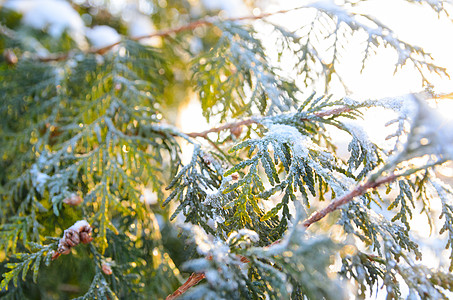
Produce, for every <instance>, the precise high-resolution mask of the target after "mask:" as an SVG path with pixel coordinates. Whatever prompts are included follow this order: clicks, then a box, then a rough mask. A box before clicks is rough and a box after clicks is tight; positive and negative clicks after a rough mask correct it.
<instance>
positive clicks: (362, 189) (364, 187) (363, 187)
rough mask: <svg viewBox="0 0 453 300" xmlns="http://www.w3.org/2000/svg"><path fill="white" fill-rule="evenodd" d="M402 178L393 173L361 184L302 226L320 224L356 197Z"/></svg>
mask: <svg viewBox="0 0 453 300" xmlns="http://www.w3.org/2000/svg"><path fill="white" fill-rule="evenodd" d="M400 176H402V174H399V175H397V174H394V173H392V174H391V175H389V176H387V177H383V178H380V179H377V180H368V181H367V182H365V183H364V184H360V185H358V186H356V187H355V188H354V189H353V190H352V191H350V192H349V193H347V194H345V195H343V196H341V197H340V198H337V199H335V200H333V201H332V202H330V204H329V205H328V206H327V207H325V208H323V209H321V210H320V211H317V212H315V213H314V214H312V215H311V216H310V217H309V218H308V219H306V220H305V221H304V222H303V223H302V225H303V226H304V227H306V228H308V227H310V225H312V224H313V223H316V222H318V221H319V220H321V219H322V218H324V217H325V216H327V215H328V214H330V213H331V212H333V211H335V210H337V209H338V208H339V207H340V206H343V205H345V204H347V203H349V202H351V201H352V199H354V198H355V197H357V196H361V195H363V194H365V193H366V192H367V191H368V190H369V189H374V188H377V187H378V186H380V185H382V184H385V183H389V182H393V181H394V180H395V179H396V178H398V177H400Z"/></svg>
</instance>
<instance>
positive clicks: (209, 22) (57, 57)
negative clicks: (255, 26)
mask: <svg viewBox="0 0 453 300" xmlns="http://www.w3.org/2000/svg"><path fill="white" fill-rule="evenodd" d="M301 8H305V7H304V6H300V7H295V8H290V9H283V10H278V11H274V12H269V13H262V14H259V15H250V16H244V17H236V18H225V19H221V18H220V17H208V18H205V19H201V20H197V21H194V22H191V23H189V24H186V25H182V26H179V27H175V28H169V29H165V30H159V31H156V32H154V33H151V34H147V35H141V36H137V37H129V39H131V40H133V41H140V40H143V39H148V38H153V37H167V36H170V35H171V34H176V33H179V32H182V31H187V30H193V29H195V28H197V27H200V26H215V23H216V22H218V21H220V22H239V21H247V20H250V21H253V20H259V19H264V18H266V17H270V16H273V15H277V14H284V13H287V12H291V11H294V10H298V9H301ZM121 42H122V41H118V42H116V43H113V44H110V45H107V46H105V47H102V48H91V49H89V50H87V51H85V53H95V54H101V55H102V54H104V53H106V52H107V51H108V50H110V49H112V48H113V47H115V46H117V45H119V44H120V43H121ZM73 54H75V52H67V53H60V54H52V55H49V56H45V57H39V58H38V60H40V61H42V62H49V61H62V60H65V59H67V58H69V57H71V56H72V55H73Z"/></svg>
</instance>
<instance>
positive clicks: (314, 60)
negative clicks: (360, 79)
mask: <svg viewBox="0 0 453 300" xmlns="http://www.w3.org/2000/svg"><path fill="white" fill-rule="evenodd" d="M7 2H8V4H7V5H5V6H3V7H1V8H0V33H1V34H0V47H1V49H2V51H3V59H2V60H1V61H0V94H1V95H2V96H1V99H2V103H1V105H0V124H1V126H0V153H2V161H1V162H0V166H1V169H2V172H1V173H0V193H1V199H0V270H1V272H2V281H1V283H0V297H5V298H7V299H27V298H30V299H35V298H36V297H40V298H43V299H44V298H46V299H51V298H52V299H61V298H76V299H141V298H144V299H150V298H151V299H163V298H165V297H167V299H175V298H178V297H179V298H180V299H201V298H203V299H222V298H223V299H250V298H251V299H288V298H291V299H347V298H348V297H349V296H350V295H357V297H359V298H361V299H363V298H366V297H368V296H370V295H371V296H373V295H374V293H375V292H376V291H381V287H383V288H384V289H385V293H386V295H387V297H388V298H389V299H398V298H402V297H407V298H410V299H416V298H417V297H418V298H421V299H441V298H447V297H448V296H449V295H451V294H448V293H449V292H452V290H453V277H452V275H451V273H450V272H448V271H446V270H445V269H444V268H443V267H439V268H437V269H433V268H429V267H428V266H426V265H425V264H424V261H422V260H421V259H422V257H423V254H424V250H425V249H426V247H427V245H426V244H427V243H425V242H424V241H423V240H421V239H420V238H418V236H417V234H416V230H414V228H412V227H414V226H413V224H414V222H413V219H415V218H416V217H418V215H419V214H423V215H424V216H425V219H424V220H425V221H424V222H426V224H425V226H431V228H432V230H431V231H432V236H433V239H434V241H435V242H434V243H435V244H436V245H440V246H441V247H440V248H441V250H443V249H444V248H447V249H448V250H447V251H449V253H450V257H449V267H450V271H451V270H452V269H453V263H452V262H453V252H452V251H453V243H452V237H453V204H452V201H453V189H452V188H451V185H450V184H449V183H448V182H444V181H443V180H442V178H440V177H439V176H438V173H437V171H438V170H439V169H440V168H443V167H444V166H445V165H447V164H448V163H450V162H451V160H452V158H453V157H452V155H453V150H452V149H453V135H452V132H453V124H452V123H451V121H448V120H445V119H442V117H440V116H439V115H438V113H437V112H436V111H435V110H434V109H433V108H432V107H431V106H432V103H434V101H435V99H436V98H439V99H440V98H442V97H440V95H436V94H435V93H434V92H433V90H432V86H431V85H429V82H430V80H431V79H432V78H433V76H435V74H436V73H437V74H438V75H440V76H445V75H446V70H445V69H444V68H443V67H441V66H438V65H436V64H435V63H434V61H433V60H432V58H431V56H430V54H429V53H426V52H425V51H424V50H423V49H422V48H420V47H418V46H416V45H412V44H410V43H408V42H406V41H404V40H402V39H400V38H399V37H398V35H397V34H396V33H395V32H394V31H393V30H392V29H391V28H390V27H387V26H385V25H384V24H382V23H381V22H380V21H379V20H378V19H377V18H376V17H375V16H372V15H369V14H367V13H366V12H365V11H361V10H360V7H361V5H362V4H364V3H365V2H368V1H344V2H342V3H343V4H341V5H340V4H338V3H337V2H334V1H330V0H321V1H311V2H307V3H302V4H301V5H302V6H301V7H297V8H293V9H289V10H283V11H276V12H270V13H258V12H257V10H255V11H254V12H255V14H250V15H247V16H245V17H239V18H235V17H228V16H224V15H222V14H221V15H220V16H219V17H216V16H215V15H216V12H215V11H210V10H209V9H215V8H216V7H224V6H221V5H220V6H219V5H213V4H212V5H211V4H209V5H206V6H205V7H203V5H202V4H198V6H193V5H195V4H194V1H179V2H178V1H176V2H174V1H173V2H171V1H168V3H167V2H166V6H165V5H160V4H162V3H163V2H162V1H157V2H158V3H157V2H156V1H143V3H147V4H146V5H145V4H143V5H141V6H139V7H135V8H134V7H128V8H127V9H126V8H125V9H124V10H119V9H116V10H115V7H114V5H113V4H112V5H113V6H108V5H107V4H105V5H106V6H102V5H101V6H96V7H90V5H100V4H99V3H98V4H93V3H91V2H90V1H85V2H84V1H74V2H71V4H72V5H69V2H61V1H56V0H42V1H39V3H40V5H42V6H40V7H39V11H38V12H35V13H33V10H31V8H33V6H35V5H36V4H31V3H29V4H30V5H28V6H27V5H24V4H18V3H15V2H14V1H7ZM25 2H26V1H23V3H25ZM57 2H58V4H57V6H58V7H60V8H61V9H62V10H64V11H62V14H63V15H65V16H70V20H69V21H71V22H69V23H68V22H66V21H68V20H65V21H64V22H63V20H62V19H60V18H58V16H56V15H49V14H47V12H48V11H51V10H46V8H49V7H51V6H52V5H55V4H56V3H57ZM82 2H83V4H82ZM202 2H203V3H204V2H206V1H202ZM252 2H253V1H252ZM362 2H363V3H362ZM405 2H408V5H417V6H420V8H422V9H426V11H427V12H430V13H435V14H437V15H438V16H439V18H449V16H448V11H449V10H450V9H451V4H450V3H449V2H447V1H409V0H408V1H405ZM112 3H113V2H112ZM140 3H142V2H140ZM159 3H160V4H159ZM225 3H226V2H225ZM103 5H104V4H103ZM222 5H226V4H222ZM55 7H56V6H55ZM49 9H50V8H49ZM134 9H135V10H134ZM140 9H141V10H140ZM389 9H391V7H389ZM131 10H132V11H131ZM128 14H129V15H128ZM286 14H301V16H304V18H300V20H298V21H300V22H301V23H300V24H295V25H297V26H294V28H292V29H291V30H288V29H286V28H284V27H283V26H280V25H279V24H277V23H278V22H275V19H273V16H275V15H281V16H286ZM128 16H129V17H128ZM131 16H136V18H134V17H131ZM139 18H142V20H143V18H147V20H150V22H148V23H149V24H152V25H153V28H148V31H147V32H151V33H150V34H149V35H145V36H140V37H137V36H133V37H132V36H128V32H132V30H131V28H132V27H133V26H134V19H139ZM87 20H91V21H90V22H92V23H91V24H92V25H94V24H96V25H101V26H106V25H104V24H108V25H111V26H112V28H110V29H108V30H109V32H111V33H112V40H111V41H112V44H110V45H107V44H106V43H107V42H106V41H105V40H102V41H99V40H96V41H95V42H94V41H91V45H90V46H91V47H89V46H88V45H89V43H90V39H93V38H94V37H93V36H95V34H94V32H95V30H97V29H95V27H94V26H91V27H93V28H89V26H90V25H89V24H88V23H89V22H88V21H87ZM143 24H145V23H143ZM103 28H104V29H106V30H107V28H106V27H103ZM269 28H270V31H269V32H271V34H269V35H268V36H266V34H263V33H266V32H267V31H265V30H267V29H269ZM98 29H99V28H98ZM266 38H272V39H273V40H272V41H273V42H275V43H273V46H272V49H269V47H267V46H265V45H267V43H266V42H265V41H266ZM354 39H358V40H360V41H361V42H363V44H362V45H363V51H362V53H361V55H360V57H357V62H358V64H359V65H361V66H362V67H363V68H364V67H365V66H366V65H367V63H368V61H369V59H370V57H372V56H374V55H379V53H378V52H379V49H381V48H380V47H387V48H389V49H393V51H395V53H396V55H397V60H396V62H395V71H399V70H400V69H401V68H414V70H415V71H414V72H418V74H419V76H420V83H421V84H424V85H425V87H426V91H427V92H426V93H418V94H407V95H404V96H401V97H390V98H384V99H354V97H351V96H348V95H338V94H335V95H331V94H332V92H333V91H334V89H333V86H334V85H335V82H337V83H340V84H341V85H343V86H344V91H345V94H347V93H346V92H347V91H348V87H347V85H346V84H345V81H343V75H344V74H342V72H341V70H342V68H341V66H342V63H343V62H342V55H343V54H344V53H346V51H348V47H347V45H348V44H349V42H351V41H353V40H354ZM100 42H103V43H102V47H103V48H96V46H99V45H101V44H100ZM287 59H291V61H293V62H295V63H294V69H293V70H287V69H286V68H287V67H285V66H284V65H283V64H282V62H283V61H285V60H287ZM436 76H437V75H436ZM337 79H338V80H337ZM337 88H338V86H337ZM336 90H338V89H336ZM189 98H191V99H197V100H199V102H200V106H201V110H202V116H204V117H205V119H206V121H207V122H208V123H207V124H208V127H207V128H204V130H203V131H199V132H189V131H188V130H186V128H180V127H178V123H177V121H176V119H177V117H176V116H175V114H177V113H176V112H177V111H178V110H179V109H180V108H181V107H184V106H185V105H186V102H187V99H189ZM439 101H440V100H439ZM378 109H385V110H386V111H387V112H391V115H392V116H393V117H392V118H393V119H392V120H389V121H388V122H387V125H386V127H385V128H383V130H386V131H388V132H389V136H388V138H387V141H388V142H389V143H390V144H391V145H390V147H389V146H388V145H381V144H377V143H376V141H375V140H374V139H373V137H372V136H370V134H369V132H368V131H367V127H366V126H365V127H361V126H360V125H359V123H358V122H357V119H359V118H363V117H364V113H365V112H367V111H368V112H369V111H371V112H373V111H375V110H378ZM202 116H200V117H202ZM365 116H366V115H365ZM197 117H198V116H193V118H194V119H195V118H197ZM339 132H341V133H342V134H344V135H345V136H347V137H348V141H347V143H346V145H344V144H341V143H339V141H338V139H337V136H336V134H338V133H339ZM338 135H339V134H338ZM339 148H340V149H339ZM342 149H343V150H344V151H343V152H344V153H346V154H344V153H343V152H342V151H339V150H342ZM144 193H147V195H148V196H149V197H148V196H146V197H145V196H144ZM147 197H148V198H152V199H157V201H145V200H144V199H145V198H147ZM436 207H438V208H439V213H436ZM417 220H419V218H417ZM441 250H439V251H441ZM60 254H65V255H61V256H60ZM57 258H58V259H57ZM381 292H382V291H381ZM35 295H39V296H35Z"/></svg>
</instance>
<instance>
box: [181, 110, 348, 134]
mask: <svg viewBox="0 0 453 300" xmlns="http://www.w3.org/2000/svg"><path fill="white" fill-rule="evenodd" d="M351 110H352V108H350V107H348V106H341V107H337V108H334V109H329V110H323V111H320V112H315V113H314V115H315V116H316V117H318V118H323V117H328V116H336V115H339V114H342V113H345V112H349V111H351ZM308 120H309V119H308V118H302V119H301V121H308ZM259 123H260V122H259V120H258V119H257V118H249V119H245V120H242V121H238V122H231V123H226V124H224V125H222V126H219V127H213V128H211V129H207V130H205V131H201V132H190V133H185V135H187V136H190V137H192V138H196V137H202V138H207V137H208V134H209V133H212V132H221V131H224V130H230V131H234V130H236V129H238V128H240V127H241V126H249V125H252V124H259Z"/></svg>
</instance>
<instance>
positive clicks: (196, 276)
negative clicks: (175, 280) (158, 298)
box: [165, 273, 206, 300]
mask: <svg viewBox="0 0 453 300" xmlns="http://www.w3.org/2000/svg"><path fill="white" fill-rule="evenodd" d="M205 277H206V276H205V275H204V274H203V273H192V274H191V275H190V276H189V278H188V279H187V281H186V282H184V284H183V285H181V286H180V287H179V288H178V289H177V290H176V291H175V292H174V293H173V294H171V295H168V296H167V298H165V300H173V299H176V298H178V297H179V296H181V295H182V294H184V293H185V292H186V291H187V290H188V289H190V288H191V287H193V286H194V285H196V284H197V283H199V282H200V281H201V280H203V279H204V278H205Z"/></svg>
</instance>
